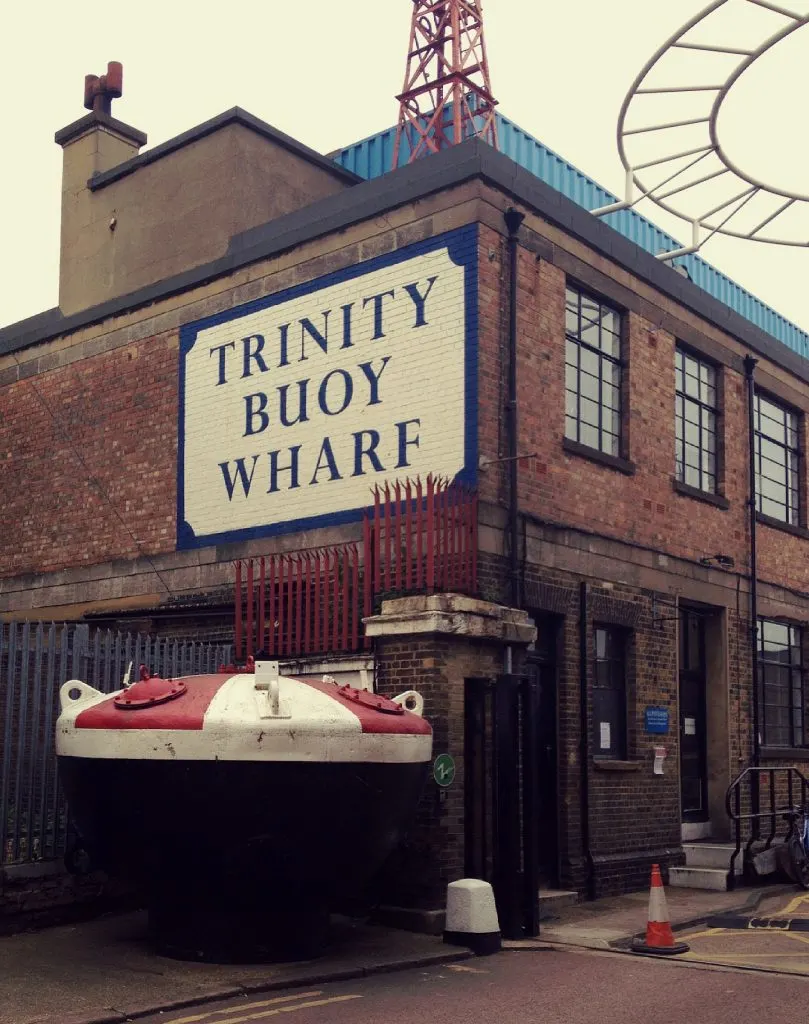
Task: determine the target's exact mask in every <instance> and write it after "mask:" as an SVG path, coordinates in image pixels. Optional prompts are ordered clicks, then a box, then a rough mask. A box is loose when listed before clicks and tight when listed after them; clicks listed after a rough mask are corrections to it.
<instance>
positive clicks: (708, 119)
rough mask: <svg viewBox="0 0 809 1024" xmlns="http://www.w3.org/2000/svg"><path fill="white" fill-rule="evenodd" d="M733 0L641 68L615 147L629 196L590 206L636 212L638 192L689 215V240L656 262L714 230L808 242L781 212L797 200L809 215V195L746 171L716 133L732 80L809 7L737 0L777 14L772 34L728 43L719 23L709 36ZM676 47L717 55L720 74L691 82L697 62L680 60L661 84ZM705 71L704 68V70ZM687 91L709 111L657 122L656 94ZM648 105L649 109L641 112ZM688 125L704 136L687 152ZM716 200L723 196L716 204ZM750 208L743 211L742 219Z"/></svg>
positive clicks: (802, 19)
mask: <svg viewBox="0 0 809 1024" xmlns="http://www.w3.org/2000/svg"><path fill="white" fill-rule="evenodd" d="M730 4H734V0H713V2H712V3H710V4H709V5H708V6H707V7H705V8H704V9H703V10H702V11H700V12H699V13H698V14H697V15H695V16H694V17H693V18H691V19H690V20H689V21H688V22H687V23H686V24H685V25H684V26H683V27H682V28H680V29H678V31H677V32H676V33H674V34H673V35H672V36H670V37H669V38H668V39H667V40H666V42H665V43H663V45H662V46H661V47H660V48H659V49H658V50H657V51H656V53H655V54H654V55H653V56H652V57H651V58H650V59H649V60H648V61H647V62H646V64H645V65H644V66H643V68H642V69H641V71H640V73H639V74H638V76H637V77H636V78H635V80H634V82H633V83H632V86H631V88H630V89H629V92H628V93H627V95H626V97H625V99H624V101H623V104H622V106H621V111H620V114H619V116H618V152H619V154H620V157H621V162H622V164H623V166H624V170H625V172H626V191H625V197H624V199H623V200H622V201H620V202H616V203H611V204H610V205H608V206H603V207H601V208H599V209H597V210H593V211H592V212H593V213H594V214H595V215H596V216H603V215H604V214H607V213H613V212H616V211H618V210H626V209H631V208H632V207H634V206H635V205H637V203H638V202H640V201H641V200H642V199H649V200H651V201H652V202H654V203H656V204H657V205H658V206H659V207H661V208H662V209H663V210H666V211H667V212H668V213H671V214H673V215H674V216H676V217H679V218H681V219H682V220H685V221H688V222H689V223H690V224H691V228H692V241H691V244H690V245H688V246H684V247H683V248H680V249H675V250H672V251H669V252H662V253H658V254H657V257H658V259H660V260H672V259H675V258H676V257H678V256H685V255H687V254H689V253H693V252H697V251H698V250H699V249H700V248H701V247H702V246H703V245H704V244H705V242H707V241H708V239H710V238H712V237H713V236H714V235H716V234H723V235H730V236H732V237H735V238H745V239H749V240H751V241H756V242H769V243H774V244H779V245H797V246H809V233H807V237H789V236H788V235H785V234H784V233H783V228H784V225H785V223H786V220H785V218H784V215H785V214H787V212H788V211H790V212H792V213H793V214H794V213H795V209H796V207H801V208H802V209H803V211H804V212H806V213H807V214H809V192H807V193H799V192H795V191H791V190H788V189H785V188H782V187H780V186H778V185H774V184H770V183H768V182H765V181H762V180H760V178H758V177H756V176H754V175H752V174H750V173H749V172H747V171H746V170H744V168H743V167H741V166H739V165H738V163H737V162H736V161H734V160H732V159H731V157H730V156H729V154H728V152H727V150H726V148H725V147H724V146H723V144H722V141H721V139H720V134H719V115H720V113H721V111H722V109H723V105H724V104H725V101H726V100H727V97H728V95H729V93H730V91H731V89H732V88H733V86H734V85H735V84H736V83H737V82H738V81H739V79H740V78H741V77H742V75H743V74H744V73H745V72H746V71H748V70H749V69H750V68H751V67H752V66H753V65H754V64H755V62H756V61H758V60H759V59H760V58H761V57H763V56H764V54H766V53H768V52H769V51H771V50H772V49H773V47H775V46H776V45H778V44H779V43H781V42H783V41H784V40H785V39H786V38H788V37H789V36H791V35H792V34H793V33H794V32H795V31H797V30H798V29H799V28H802V27H803V26H804V25H806V24H809V14H799V13H797V12H795V11H791V10H788V9H787V8H785V7H783V6H781V5H779V4H775V3H771V2H769V0H736V3H735V7H736V9H737V10H738V9H739V8H740V7H743V6H746V7H748V8H757V9H759V10H763V11H766V12H769V14H771V15H772V16H773V19H771V20H772V21H773V24H772V25H771V26H770V28H775V31H769V32H768V33H767V34H766V38H764V40H763V41H762V42H761V43H759V44H758V45H756V46H752V47H751V46H742V45H738V46H732V45H729V41H728V40H727V38H726V36H727V28H726V27H724V28H722V29H721V30H720V31H721V32H722V35H720V36H719V40H721V41H719V40H717V41H716V42H713V41H711V39H712V36H714V35H718V34H719V33H718V32H717V31H716V29H717V27H718V25H719V23H720V15H721V16H726V15H727V14H728V13H729V11H728V5H730ZM776 26H777V27H776ZM762 34H763V33H762ZM706 39H707V41H706ZM675 51H691V53H692V54H696V53H699V54H700V55H701V56H703V58H705V60H706V63H707V64H710V63H711V59H712V58H716V64H717V74H716V78H715V79H714V80H713V81H711V82H705V81H699V80H694V79H693V75H694V69H693V68H688V67H684V68H680V69H679V75H680V76H681V77H680V80H679V81H674V82H671V83H668V82H667V83H666V84H664V85H658V84H655V80H654V74H655V71H659V69H660V66H661V62H663V60H664V58H666V57H668V56H671V55H672V54H674V53H675ZM730 58H733V59H730ZM703 74H704V70H703V71H702V72H700V74H699V75H698V77H702V75H703ZM684 94H697V95H696V96H695V97H694V98H695V99H698V98H702V97H704V98H705V100H707V103H706V104H705V108H706V109H704V110H698V111H697V112H696V114H697V116H691V117H681V118H677V119H675V120H666V119H664V120H662V121H658V120H656V119H655V118H654V117H651V118H650V117H649V113H648V108H649V107H652V108H654V105H655V100H658V101H659V100H663V99H664V98H666V102H667V103H668V104H670V103H671V100H672V98H675V97H678V96H683V95H684ZM697 105H698V106H699V103H697ZM644 107H646V108H647V110H646V112H645V113H644V112H643V108H644ZM683 128H687V129H692V130H693V132H695V133H697V135H698V136H701V138H699V140H697V139H692V140H691V143H690V144H689V145H688V146H687V147H686V148H685V149H683V148H682V143H681V142H680V143H678V135H680V137H681V136H682V132H681V129H683ZM641 136H647V137H648V136H651V137H652V138H653V139H654V142H655V150H656V152H655V155H654V156H653V157H652V158H651V159H650V158H649V154H647V155H646V157H643V156H639V155H638V153H637V147H634V146H633V143H635V142H636V140H638V139H639V138H640V137H641ZM694 142H696V143H697V144H694ZM633 148H634V149H635V154H634V158H633V155H632V151H633ZM658 154H659V155H658ZM653 177H662V180H659V181H656V182H655V183H654V184H650V181H651V179H652V178H653ZM719 192H721V193H722V195H719V194H718V193H719ZM700 195H702V196H708V195H711V196H712V199H711V203H710V206H709V208H707V209H703V208H701V207H700V198H699V197H700ZM718 199H719V200H721V201H718V202H717V200H718ZM706 203H707V200H706ZM689 206H694V207H696V208H697V212H693V211H692V210H689V209H688V207H689ZM745 210H746V211H747V213H746V214H745V217H741V216H740V215H741V214H742V212H743V211H745ZM751 214H752V216H751Z"/></svg>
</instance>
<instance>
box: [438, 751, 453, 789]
mask: <svg viewBox="0 0 809 1024" xmlns="http://www.w3.org/2000/svg"><path fill="white" fill-rule="evenodd" d="M433 778H434V779H435V781H436V782H437V783H438V785H439V786H444V787H446V786H451V785H452V783H453V782H454V780H455V762H454V761H453V760H452V757H451V756H450V755H449V754H439V755H438V757H437V758H436V759H435V761H434V762H433Z"/></svg>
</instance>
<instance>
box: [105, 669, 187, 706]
mask: <svg viewBox="0 0 809 1024" xmlns="http://www.w3.org/2000/svg"><path fill="white" fill-rule="evenodd" d="M187 689H188V687H187V686H186V685H185V683H184V682H183V681H182V680H181V679H161V678H160V676H151V677H150V676H149V673H148V672H146V671H144V669H143V667H142V666H141V672H140V679H139V680H138V682H137V683H133V684H132V685H131V686H128V687H127V688H126V689H125V690H124V691H123V692H122V693H119V694H118V695H117V696H116V697H115V698H114V699H113V704H114V705H115V706H116V708H120V709H121V710H123V711H135V710H137V709H138V708H152V707H154V706H155V704H165V703H166V701H169V700H175V699H176V698H177V697H182V695H183V694H184V693H185V692H186V690H187Z"/></svg>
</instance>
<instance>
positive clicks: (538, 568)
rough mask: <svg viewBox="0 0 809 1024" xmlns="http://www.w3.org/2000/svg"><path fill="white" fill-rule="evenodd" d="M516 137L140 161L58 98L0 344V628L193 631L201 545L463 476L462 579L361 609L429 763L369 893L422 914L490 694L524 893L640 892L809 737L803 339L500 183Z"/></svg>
mask: <svg viewBox="0 0 809 1024" xmlns="http://www.w3.org/2000/svg"><path fill="white" fill-rule="evenodd" d="M517 131H518V130H517V129H516V128H515V127H514V126H512V125H510V124H509V123H508V122H505V121H504V120H502V121H501V138H503V139H504V140H505V143H504V148H505V150H506V152H500V153H498V152H495V151H494V150H493V149H491V148H490V147H489V146H487V145H486V144H484V143H482V142H480V141H478V140H471V141H467V142H465V143H463V144H461V145H459V146H456V147H454V148H453V149H451V150H447V151H445V152H443V153H440V154H437V155H435V156H431V157H429V158H428V159H424V160H421V161H419V162H417V163H415V164H413V165H412V166H407V167H402V168H400V169H398V170H396V171H394V172H391V173H382V171H383V169H384V168H385V167H386V165H387V156H385V155H384V154H386V153H387V152H389V150H390V143H391V137H390V133H386V134H383V135H382V136H378V137H376V138H375V139H372V140H366V141H365V142H363V143H360V144H358V145H357V146H355V147H350V148H349V149H347V150H345V151H342V152H341V153H338V154H334V159H332V158H327V157H324V156H322V155H320V154H317V153H315V152H313V151H312V150H310V149H308V148H307V147H305V146H303V145H301V144H300V143H298V142H297V141H295V140H293V139H290V138H288V137H287V136H284V135H282V134H280V133H278V132H276V131H275V130H274V129H272V128H271V127H270V126H268V125H266V124H264V123H263V122H260V121H258V120H257V119H255V118H253V117H252V116H251V115H249V114H247V113H245V112H244V111H241V110H239V109H234V110H232V111H229V112H227V113H225V114H223V115H221V116H220V117H218V118H215V119H214V120H212V121H210V122H207V123H206V124H203V125H200V126H199V127H197V128H194V129H192V130H190V131H188V132H186V133H184V134H183V135H181V136H178V137H177V138H176V139H173V140H171V141H170V142H167V143H165V144H163V145H161V146H158V147H156V148H155V149H152V150H146V151H145V152H144V153H142V154H139V150H140V148H141V147H142V146H143V145H144V143H145V141H146V139H145V136H144V135H143V134H142V133H140V132H139V131H136V130H135V129H133V128H131V127H130V126H128V125H125V124H123V123H122V122H120V121H117V120H116V119H115V118H113V117H111V116H109V115H106V114H103V113H91V114H89V115H87V116H86V117H83V118H82V119H81V120H79V121H77V122H75V123H74V124H72V125H69V126H68V127H67V128H65V129H63V130H62V131H60V132H58V133H57V135H56V141H57V143H58V144H59V145H60V146H61V147H62V148H63V150H64V175H63V203H62V258H61V276H60V296H59V306H58V308H56V309H54V310H50V311H48V312H46V313H43V314H42V315H40V316H37V317H34V318H32V319H30V320H27V321H24V322H22V323H19V324H15V325H12V326H10V327H7V328H4V329H3V330H1V331H0V493H2V495H3V511H4V516H3V521H4V529H3V531H2V534H0V614H2V615H3V616H4V617H5V618H34V619H45V618H53V617H55V618H60V619H78V618H82V617H85V618H90V619H92V620H93V621H96V622H104V623H109V624H113V623H121V622H128V623H133V622H134V623H137V624H142V623H147V624H148V625H149V626H150V627H152V628H154V629H156V630H157V631H161V630H162V631H169V630H175V631H176V630H185V631H187V632H193V633H195V634H196V635H211V634H212V633H213V632H215V631H217V630H218V631H220V632H222V631H227V630H230V629H231V628H232V593H233V561H234V559H238V558H245V557H251V556H254V555H265V554H269V553H284V552H296V551H300V550H302V549H316V548H323V547H325V546H328V545H335V544H340V543H349V542H357V541H359V540H360V538H361V531H362V522H361V512H362V509H363V508H364V507H365V506H366V505H367V504H368V502H369V492H370V488H371V487H372V486H374V485H375V484H378V483H384V482H385V481H393V480H396V479H401V478H404V477H415V476H416V475H421V476H422V477H423V476H425V475H426V474H428V473H433V474H438V475H441V476H445V477H449V478H454V479H458V480H461V481H462V482H464V484H465V485H467V486H469V487H472V488H475V489H476V492H477V496H478V500H479V506H478V507H479V530H478V538H479V539H478V547H479V549H478V580H479V583H478V592H477V594H473V595H468V596H466V597H459V596H452V595H450V594H436V595H434V596H423V595H421V596H410V597H408V596H404V597H400V598H399V600H398V601H389V602H385V603H383V604H382V605H381V607H376V608H375V609H374V612H375V614H374V616H373V617H372V619H371V622H370V623H369V624H368V635H369V636H371V637H373V638H374V647H373V659H374V665H375V673H376V685H377V686H378V687H379V688H380V689H382V690H385V691H390V690H398V689H402V688H403V684H405V685H406V686H410V685H412V686H414V687H416V688H418V689H421V690H422V691H423V692H424V693H425V695H426V698H427V707H426V713H427V715H428V717H430V718H431V720H432V722H433V724H434V727H435V734H436V753H439V752H444V751H445V752H449V753H451V754H452V755H453V757H454V758H455V761H456V765H457V769H458V773H457V777H456V780H455V782H454V783H453V785H452V786H451V787H449V788H448V789H446V790H441V789H439V788H438V787H436V786H435V785H434V783H433V782H432V781H431V782H430V783H429V785H428V790H427V792H426V794H425V798H424V806H423V808H422V814H421V818H420V820H419V823H418V826H417V827H416V829H415V830H414V833H413V836H412V839H411V842H410V845H409V847H408V848H407V849H406V850H404V851H402V853H401V857H403V858H404V863H406V864H407V865H408V866H409V869H410V870H409V871H408V872H404V873H401V872H400V873H399V875H398V877H399V883H398V889H397V890H396V891H395V892H393V894H392V895H391V894H389V897H388V901H389V902H392V903H395V904H398V905H402V906H410V907H413V906H417V907H421V908H424V909H429V908H431V907H436V906H438V905H440V894H441V891H442V887H443V886H444V885H445V883H446V882H447V881H449V880H452V879H453V878H456V877H459V876H460V875H462V874H464V873H470V872H478V873H479V872H486V871H488V870H489V867H490V861H491V853H492V842H494V841H495V840H496V837H494V838H493V835H492V830H493V828H494V826H493V824H492V821H491V815H490V814H489V813H488V812H487V810H486V806H487V800H488V799H489V797H490V795H491V794H490V792H489V790H490V783H491V772H490V765H489V768H487V767H486V765H487V763H488V762H486V756H487V752H488V753H491V751H490V750H489V744H488V743H487V741H486V739H485V735H484V734H485V725H480V734H479V735H476V733H475V729H476V726H475V722H476V721H479V723H483V722H484V720H485V718H486V715H487V714H488V713H489V712H488V711H487V710H486V700H487V699H489V698H490V697H491V693H492V692H493V691H496V689H497V685H498V684H497V682H496V680H498V679H501V678H503V677H504V676H505V677H506V678H507V679H508V678H511V674H512V673H514V672H519V673H520V674H522V675H524V676H526V677H527V678H530V679H533V680H535V681H536V683H537V685H536V686H535V687H534V689H533V690H532V693H534V695H535V699H536V700H537V702H538V721H539V726H538V733H537V735H536V736H534V738H533V742H534V743H535V750H534V755H535V758H536V761H537V765H538V766H537V778H538V791H539V800H538V805H537V806H538V810H537V820H536V822H535V824H537V825H538V826H539V827H538V828H537V829H536V832H535V833H534V841H533V845H530V846H528V847H525V848H524V850H523V854H524V856H525V857H529V856H530V857H531V858H535V859H536V861H537V863H538V864H539V866H540V868H541V875H542V877H543V878H544V880H545V882H546V883H547V884H550V885H552V886H559V885H561V886H565V887H571V888H576V889H578V890H580V891H582V892H589V893H591V894H605V893H613V892H619V891H625V890H627V889H630V888H633V887H640V886H642V885H644V884H646V881H647V879H648V866H649V864H650V862H651V861H654V860H658V861H661V862H663V863H664V864H666V865H677V864H681V863H682V862H683V842H684V841H687V840H689V839H693V838H696V837H699V836H708V835H710V836H713V837H714V838H715V839H722V838H726V837H727V836H728V834H729V822H728V818H727V815H726V812H725V806H724V801H725V792H726V789H727V787H728V785H729V783H730V782H731V780H732V779H733V778H734V777H735V776H736V775H737V774H738V773H739V772H740V771H741V770H742V769H743V768H745V767H746V766H747V765H749V764H750V763H751V761H752V760H753V759H754V758H759V759H760V761H761V763H773V764H791V763H795V764H798V765H800V764H801V762H802V761H803V760H805V759H806V757H807V750H809V747H807V741H806V733H805V718H806V704H805V696H804V685H803V678H804V672H805V668H804V665H805V658H806V652H805V650H804V648H805V645H806V639H807V638H809V630H807V628H806V626H807V623H809V570H807V568H806V567H805V566H806V563H804V561H803V559H804V557H805V553H806V549H807V538H809V532H807V521H806V516H807V480H806V474H805V472H804V460H803V453H804V451H805V449H806V444H807V435H806V429H807V416H806V412H807V411H809V363H807V361H806V358H805V355H804V354H803V353H802V352H801V351H800V346H801V345H803V346H804V349H805V350H806V351H809V347H807V339H806V337H805V336H804V335H802V332H800V331H799V330H798V329H797V328H795V327H794V326H793V325H790V324H787V323H786V322H785V321H783V319H781V318H779V317H778V316H777V314H774V313H772V311H768V310H766V308H765V307H763V306H762V305H761V304H760V303H758V302H757V300H755V299H753V298H752V296H748V295H746V293H743V292H742V290H741V289H739V288H738V287H737V286H735V285H732V282H723V280H722V279H721V275H718V274H716V273H715V272H713V271H710V273H709V269H710V268H708V270H706V269H705V265H704V264H700V263H699V261H693V260H690V261H688V263H689V266H690V268H691V273H690V274H689V272H686V273H682V272H677V270H676V269H674V268H672V267H670V266H668V265H665V264H661V263H660V262H659V261H658V260H656V259H655V258H654V256H653V255H652V254H651V253H650V252H649V251H646V249H645V248H644V247H643V246H642V245H641V244H639V243H638V241H637V240H634V239H633V237H631V236H632V230H628V229H627V225H630V227H631V226H632V225H633V224H637V223H639V222H640V220H641V219H640V218H636V215H634V214H622V215H619V217H618V218H612V220H611V221H610V223H604V222H602V221H599V220H597V219H595V218H594V217H593V216H592V215H591V214H589V213H588V212H587V210H586V209H584V208H582V206H580V205H578V204H577V203H576V202H574V201H573V200H572V199H571V198H568V196H567V195H566V194H564V193H565V192H566V191H570V190H572V187H573V186H572V185H570V184H569V182H570V179H571V178H572V177H575V175H576V174H578V172H575V171H574V169H572V168H569V167H567V165H563V162H561V161H559V160H558V158H556V157H554V156H553V154H548V153H547V151H544V150H543V152H544V154H545V156H544V158H543V159H545V160H546V161H551V160H555V161H556V162H557V165H559V166H562V167H563V171H564V173H563V174H562V175H561V178H560V176H559V175H558V174H556V175H555V176H554V175H551V174H550V173H547V174H546V175H545V176H546V177H548V178H551V177H554V180H556V182H557V187H555V188H554V187H551V186H550V185H549V184H547V183H546V181H543V180H542V175H541V174H537V173H534V172H533V171H532V169H530V166H520V161H521V162H522V163H523V164H528V165H531V164H532V161H531V160H528V159H525V158H524V155H523V157H520V155H519V152H518V147H517V146H516V144H515V145H510V144H509V143H508V140H509V139H511V138H513V137H514V136H515V135H516V133H517ZM529 142H530V145H531V146H533V147H534V151H535V152H536V151H538V150H539V149H541V147H540V146H539V144H538V143H536V142H535V140H529ZM526 145H527V143H525V141H524V140H523V146H522V150H520V152H523V154H524V151H525V146H526ZM380 153H381V154H383V155H381V156H380ZM509 153H512V154H513V155H514V158H512V156H510V155H508V154H509ZM533 163H535V161H534V162H533ZM564 168H566V170H565V169H564ZM355 172H359V173H355ZM565 175H567V178H566V177H565ZM579 180H580V181H581V180H584V181H585V182H586V179H582V177H581V176H580V175H579ZM560 181H561V184H559V182H560ZM586 185H587V188H589V189H591V190H593V189H596V186H594V185H593V184H592V183H587V182H586ZM596 205H598V203H597V202H594V203H593V206H596ZM621 217H623V218H625V219H624V220H623V221H622V220H621V219H620V218H621ZM626 218H636V219H635V220H627V219H626ZM611 225H612V226H611ZM647 228H648V229H649V231H652V228H651V227H650V226H649V225H647ZM640 234H641V232H640V231H638V232H636V238H639V237H640ZM652 234H653V231H652ZM659 234H660V233H659V232H658V235H659ZM627 235H629V236H630V237H627ZM647 244H648V243H647ZM695 268H696V269H695ZM697 271H699V274H701V275H702V277H701V280H702V286H700V285H698V284H697V283H695V281H694V280H690V279H689V276H691V277H695V278H696V277H697V276H698V273H697ZM711 274H713V277H711V276H710V275H711ZM720 290H721V291H722V292H723V293H724V295H725V298H726V301H723V300H722V299H720V298H719V297H716V295H715V294H711V292H712V291H713V292H714V293H717V292H719V291H720ZM512 353H514V354H515V355H513V354H512ZM753 361H755V363H754V362H753ZM751 378H752V387H753V396H754V397H753V410H752V411H753V435H754V449H755V468H756V474H757V481H758V483H757V498H756V514H755V516H754V517H753V519H752V520H751V517H750V502H749V493H750V490H749V488H750V457H749V450H750V448H749V441H750V432H749V429H748V428H749V419H748V417H749V412H750V409H749V403H748V388H749V386H750V384H751ZM512 388H513V393H514V401H512ZM515 425H516V430H515V429H514V427H515ZM751 530H754V531H755V536H756V542H757V546H756V555H757V565H756V566H755V572H754V573H753V572H752V565H751ZM751 579H754V580H755V582H756V587H755V588H751ZM751 590H753V591H755V592H754V593H751ZM753 598H755V602H756V607H753V605H752V604H751V601H752V599H753ZM203 606H204V607H203ZM754 617H755V618H757V619H759V620H760V628H759V630H758V637H759V640H758V648H757V650H755V651H754V650H753V649H752V648H753V645H752V643H751V637H752V636H753V632H752V628H751V624H752V622H753V618H754ZM178 623H179V625H178ZM325 653H327V652H325ZM754 663H757V664H758V671H759V674H760V678H761V679H762V686H761V688H760V693H759V699H758V700H757V701H756V700H754V689H753V686H752V679H753V672H754ZM487 681H489V682H487ZM503 685H504V686H505V685H506V684H505V683H504V684H503ZM487 694H488V697H487ZM496 699H497V698H496V696H495V701H496ZM478 713H479V716H480V717H479V720H478V719H476V718H475V714H478ZM755 715H757V716H758V721H759V739H760V742H759V743H756V742H755V735H754V729H753V724H752V722H753V718H754V716H755ZM512 725H513V727H514V729H515V730H516V729H517V719H516V718H515V719H514V720H513V722H512ZM501 738H502V737H501ZM515 745H516V746H519V744H518V743H517V740H516V736H515ZM655 748H663V751H664V757H663V759H662V767H660V766H659V765H658V766H657V767H655ZM473 762H474V764H473ZM523 767H524V766H523ZM527 785H528V784H527V783H526V777H525V771H523V774H522V777H520V775H519V774H517V775H515V788H516V789H521V791H522V790H525V789H526V786H527ZM487 793H489V796H488V797H487V795H486V794H487ZM515 801H516V797H515ZM501 810H502V809H501ZM512 811H513V813H514V815H515V816H516V818H515V820H516V819H518V818H519V808H517V805H516V803H515V804H514V807H513V808H512ZM523 824H525V823H524V822H523ZM501 826H502V816H501ZM518 859H519V855H518Z"/></svg>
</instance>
